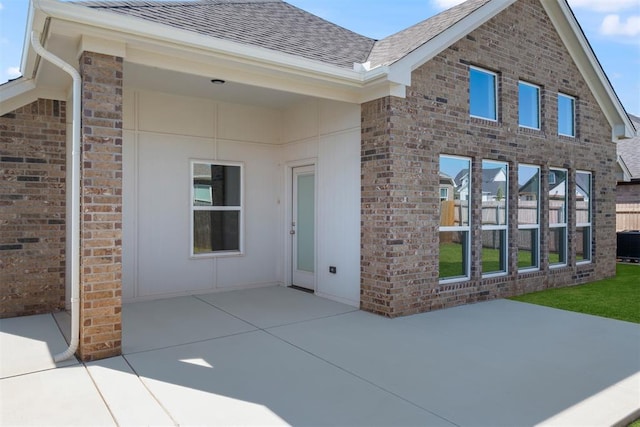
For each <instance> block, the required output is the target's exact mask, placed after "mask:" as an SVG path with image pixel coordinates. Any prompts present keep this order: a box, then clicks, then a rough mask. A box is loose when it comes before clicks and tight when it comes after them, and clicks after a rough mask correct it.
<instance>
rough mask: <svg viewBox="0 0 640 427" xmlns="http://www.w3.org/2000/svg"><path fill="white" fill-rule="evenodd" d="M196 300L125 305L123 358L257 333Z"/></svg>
mask: <svg viewBox="0 0 640 427" xmlns="http://www.w3.org/2000/svg"><path fill="white" fill-rule="evenodd" d="M255 329H256V328H255V327H254V326H252V325H250V324H249V323H246V322H243V321H242V320H240V319H238V318H236V317H233V316H231V315H229V314H227V313H225V312H223V311H221V310H219V309H217V308H215V307H213V306H211V305H210V304H207V303H206V302H204V301H201V300H199V299H197V298H195V297H190V296H189V297H179V298H171V299H165V300H156V301H146V302H137V303H129V304H124V305H123V307H122V352H123V353H124V354H129V353H135V352H139V351H147V350H152V349H158V348H164V347H170V346H174V345H180V344H186V343H192V342H197V341H203V340H208V339H212V338H218V337H223V336H226V335H233V334H238V333H241V332H247V331H252V330H255Z"/></svg>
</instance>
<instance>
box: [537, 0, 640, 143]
mask: <svg viewBox="0 0 640 427" xmlns="http://www.w3.org/2000/svg"><path fill="white" fill-rule="evenodd" d="M540 2H541V3H542V6H543V7H544V9H545V10H546V11H547V15H549V18H550V19H551V22H553V25H554V26H555V27H556V30H557V31H558V34H559V35H560V38H561V39H562V42H563V43H564V45H565V47H566V48H567V50H568V51H569V54H570V55H571V58H572V59H573V61H574V62H575V64H576V66H577V67H578V70H580V73H581V74H582V76H583V78H584V79H585V81H586V82H587V85H588V86H589V89H590V90H591V92H592V93H593V95H594V97H595V99H596V101H597V102H598V105H599V106H600V108H601V109H602V111H603V112H604V114H605V116H606V117H607V120H608V121H609V124H610V125H611V129H612V135H611V138H612V140H613V141H617V140H620V139H626V138H633V137H634V136H635V134H636V133H635V128H634V127H633V124H632V123H631V120H630V119H629V117H628V116H627V113H626V112H625V110H624V107H623V106H622V103H621V102H620V100H619V98H618V96H617V95H616V93H615V90H614V89H613V87H612V86H611V83H610V82H609V79H608V78H607V76H606V74H605V73H604V70H603V69H602V66H601V65H600V62H598V59H597V58H596V56H595V54H594V53H593V49H591V45H590V44H589V42H588V40H587V38H586V37H585V35H584V33H583V31H582V29H581V28H580V24H578V21H577V20H576V18H575V16H574V15H573V12H572V11H571V9H570V8H569V5H568V4H567V2H566V1H565V0H541V1H540Z"/></svg>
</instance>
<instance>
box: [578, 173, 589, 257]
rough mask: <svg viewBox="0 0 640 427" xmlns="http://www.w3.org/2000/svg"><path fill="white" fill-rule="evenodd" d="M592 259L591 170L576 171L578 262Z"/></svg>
mask: <svg viewBox="0 0 640 427" xmlns="http://www.w3.org/2000/svg"><path fill="white" fill-rule="evenodd" d="M589 261H591V172H584V171H577V172H576V262H578V263H586V262H589Z"/></svg>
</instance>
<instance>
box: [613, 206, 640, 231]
mask: <svg viewBox="0 0 640 427" xmlns="http://www.w3.org/2000/svg"><path fill="white" fill-rule="evenodd" d="M625 230H640V203H618V204H617V205H616V231H625Z"/></svg>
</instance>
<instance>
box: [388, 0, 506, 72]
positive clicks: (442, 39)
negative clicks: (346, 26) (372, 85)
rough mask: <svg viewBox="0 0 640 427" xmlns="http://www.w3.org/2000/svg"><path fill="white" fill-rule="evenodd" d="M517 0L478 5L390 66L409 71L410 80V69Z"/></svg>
mask: <svg viewBox="0 0 640 427" xmlns="http://www.w3.org/2000/svg"><path fill="white" fill-rule="evenodd" d="M516 1H517V0H493V1H490V2H489V3H487V4H485V5H484V6H481V7H479V8H478V9H476V10H475V11H473V12H472V13H470V14H469V15H467V16H466V17H465V18H463V19H461V20H460V21H458V22H456V23H455V24H454V25H452V26H451V27H449V28H447V29H446V30H444V31H443V32H441V33H440V34H438V35H437V36H435V37H434V38H432V39H431V40H429V41H428V42H427V43H425V44H423V45H422V46H420V47H419V48H417V49H416V50H414V51H413V52H411V53H409V54H408V55H406V56H404V57H403V58H401V59H399V60H398V61H396V62H395V63H393V64H392V65H391V66H390V68H391V69H392V70H394V71H396V70H397V72H403V73H409V76H408V79H409V83H408V84H410V82H411V71H413V70H415V69H416V68H419V67H421V66H422V65H424V64H425V63H426V62H428V61H430V60H431V59H433V58H434V57H435V56H436V55H438V54H439V53H440V52H442V51H443V50H445V49H446V48H448V47H449V46H451V45H452V44H454V43H455V42H457V41H458V40H460V39H461V38H463V37H464V36H466V35H467V34H469V33H471V32H472V31H474V30H475V29H477V28H478V27H480V26H482V25H483V24H484V23H486V22H487V21H488V20H490V19H491V18H493V17H494V16H496V15H497V14H499V13H500V12H502V11H503V10H505V9H506V8H507V7H509V6H511V5H512V4H513V3H515V2H516Z"/></svg>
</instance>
